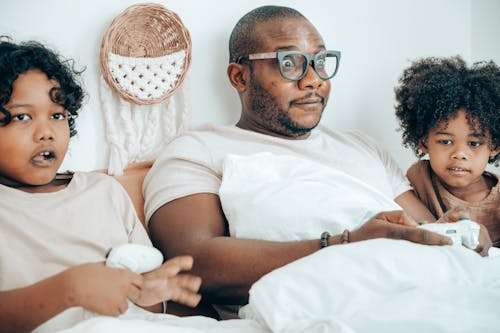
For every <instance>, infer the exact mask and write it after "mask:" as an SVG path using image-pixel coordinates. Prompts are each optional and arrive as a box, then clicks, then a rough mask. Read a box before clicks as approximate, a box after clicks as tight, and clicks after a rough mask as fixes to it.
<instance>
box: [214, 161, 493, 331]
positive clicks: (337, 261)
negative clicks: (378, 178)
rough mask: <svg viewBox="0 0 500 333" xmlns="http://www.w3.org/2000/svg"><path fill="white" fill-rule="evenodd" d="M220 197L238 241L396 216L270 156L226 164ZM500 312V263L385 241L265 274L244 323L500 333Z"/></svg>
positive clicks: (386, 205)
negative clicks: (381, 215)
mask: <svg viewBox="0 0 500 333" xmlns="http://www.w3.org/2000/svg"><path fill="white" fill-rule="evenodd" d="M367 167H369V166H367ZM220 197H221V202H222V206H223V209H224V212H225V214H226V215H227V217H228V223H229V226H230V232H231V235H232V236H236V237H241V238H258V239H269V240H298V239H311V238H316V239H317V238H318V237H319V234H320V232H321V231H324V230H329V231H332V232H333V233H340V232H341V231H342V230H343V229H344V228H349V229H351V230H352V229H354V228H356V227H357V226H359V225H360V224H361V223H363V222H364V221H365V220H366V219H367V218H368V217H370V216H372V215H373V214H375V213H377V212H379V211H383V210H389V209H398V206H397V205H395V203H394V202H392V200H390V199H388V198H386V197H385V196H384V195H383V194H381V193H379V192H378V191H377V190H375V189H373V188H370V187H369V186H367V185H365V184H363V183H360V182H359V181H357V180H356V179H354V178H352V177H350V176H348V175H346V174H343V173H340V172H336V171H334V170H330V169H328V168H326V167H324V166H322V165H318V164H312V163H310V162H307V161H303V160H299V159H297V158H295V157H289V156H275V155H271V154H267V153H266V154H258V155H253V156H248V157H239V156H228V157H227V158H226V160H225V165H224V177H223V182H222V186H221V190H220ZM499 304H500V257H496V258H482V257H480V256H479V255H478V254H477V253H475V252H473V251H471V250H468V249H466V248H464V247H462V246H425V245H419V244H415V243H410V242H407V241H395V240H388V239H377V240H371V241H365V242H358V243H352V244H347V245H337V246H331V247H329V248H326V249H323V250H321V251H319V252H316V253H315V254H313V255H310V256H308V257H305V258H303V259H301V260H298V261H296V262H293V263H291V264H288V265H286V266H284V267H282V268H279V269H277V270H275V271H273V272H271V273H269V274H267V275H266V276H264V277H263V278H261V279H260V280H259V281H257V282H256V283H255V284H254V285H253V287H252V288H251V290H250V300H249V304H248V305H247V306H245V307H243V308H242V310H241V311H240V315H241V316H242V317H243V318H247V319H253V320H255V321H257V322H259V323H260V324H262V326H265V327H266V328H267V329H269V330H270V331H272V332H287V333H289V332H340V333H344V332H370V333H372V332H384V333H391V332H394V333H396V332H405V333H412V332H415V333H420V332H450V333H452V332H453V333H455V332H500V312H499V311H500V310H499V309H500V308H499Z"/></svg>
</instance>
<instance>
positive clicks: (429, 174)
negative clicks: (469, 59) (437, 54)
mask: <svg viewBox="0 0 500 333" xmlns="http://www.w3.org/2000/svg"><path fill="white" fill-rule="evenodd" d="M399 83H400V85H399V86H398V87H397V88H396V90H395V92H396V101H397V104H396V116H397V118H398V119H399V123H400V127H401V129H402V131H403V143H404V145H405V146H406V147H409V148H411V149H412V150H413V151H414V152H415V154H416V155H417V156H418V157H419V158H421V157H423V156H424V155H426V154H428V160H427V159H425V160H420V161H418V162H417V163H415V164H414V165H412V166H411V167H410V168H409V169H408V172H407V177H408V179H409V180H410V182H411V184H412V186H413V188H414V190H415V192H416V194H417V196H418V197H419V198H420V200H421V201H422V202H423V203H424V204H425V205H426V206H427V207H428V208H429V210H430V211H431V212H432V213H433V214H434V216H435V217H436V218H439V217H441V216H442V215H443V214H444V213H445V212H446V211H448V210H449V209H451V208H456V207H462V208H465V209H466V210H467V211H468V213H469V216H470V218H471V219H472V220H474V221H476V222H478V223H480V224H483V225H484V226H485V227H486V228H487V229H488V232H489V234H490V237H491V240H492V242H493V245H494V246H496V247H498V246H500V184H499V183H498V177H497V175H495V174H493V173H490V172H487V171H485V168H486V166H487V164H488V163H492V164H495V165H498V160H499V152H500V67H499V66H497V65H496V64H495V63H494V62H492V61H490V62H479V63H475V64H473V65H472V66H470V67H468V66H467V65H466V63H465V62H464V60H462V59H461V58H460V57H458V56H457V57H450V58H425V59H421V60H419V61H416V62H414V63H413V64H412V65H411V66H410V67H409V68H407V69H406V70H405V71H404V73H403V75H402V77H401V78H400V80H399Z"/></svg>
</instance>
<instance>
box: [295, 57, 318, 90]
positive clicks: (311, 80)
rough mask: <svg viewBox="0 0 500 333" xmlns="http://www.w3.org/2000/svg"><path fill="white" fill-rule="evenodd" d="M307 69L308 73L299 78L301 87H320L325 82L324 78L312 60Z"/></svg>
mask: <svg viewBox="0 0 500 333" xmlns="http://www.w3.org/2000/svg"><path fill="white" fill-rule="evenodd" d="M306 70H307V72H306V75H304V77H303V78H302V79H300V80H299V88H300V89H307V88H314V89H317V88H319V87H320V86H321V85H322V84H323V83H324V80H322V79H321V78H320V77H319V76H318V74H317V73H316V71H315V70H314V66H313V62H312V61H310V62H309V64H308V66H307V69H306Z"/></svg>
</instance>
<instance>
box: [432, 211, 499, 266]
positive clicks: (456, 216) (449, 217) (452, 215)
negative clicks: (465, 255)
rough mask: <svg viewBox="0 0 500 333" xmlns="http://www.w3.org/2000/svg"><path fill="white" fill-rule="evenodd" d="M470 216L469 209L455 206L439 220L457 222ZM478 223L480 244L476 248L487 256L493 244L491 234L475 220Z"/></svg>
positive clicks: (439, 221)
mask: <svg viewBox="0 0 500 333" xmlns="http://www.w3.org/2000/svg"><path fill="white" fill-rule="evenodd" d="M469 217H470V214H469V212H468V211H467V209H465V208H463V207H454V208H451V209H449V210H448V211H447V212H446V213H444V214H443V216H441V218H439V220H437V222H438V223H446V222H457V221H459V220H461V219H464V218H466V219H468V218H469ZM474 222H476V223H477V224H479V227H480V229H479V239H478V241H479V245H478V246H477V247H476V248H475V249H474V251H476V252H477V253H479V254H480V255H481V256H483V257H486V256H487V255H488V251H489V250H490V247H491V246H492V243H491V239H490V234H489V232H488V229H486V227H485V226H484V225H482V224H481V223H479V222H478V221H474Z"/></svg>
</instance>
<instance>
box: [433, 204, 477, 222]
mask: <svg viewBox="0 0 500 333" xmlns="http://www.w3.org/2000/svg"><path fill="white" fill-rule="evenodd" d="M464 218H469V211H468V210H467V209H465V208H464V207H453V208H450V209H449V210H447V211H446V213H444V214H443V216H441V217H440V218H439V220H437V221H436V222H437V223H450V222H458V221H459V220H460V219H464Z"/></svg>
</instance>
